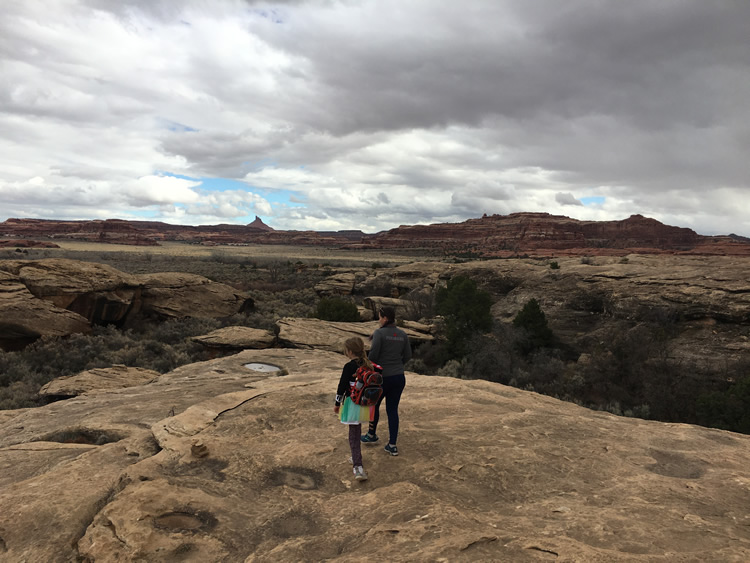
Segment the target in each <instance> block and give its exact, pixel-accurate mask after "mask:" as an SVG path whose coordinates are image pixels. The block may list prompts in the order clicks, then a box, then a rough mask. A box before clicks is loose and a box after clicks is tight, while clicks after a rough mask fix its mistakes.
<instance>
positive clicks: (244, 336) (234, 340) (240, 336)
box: [192, 326, 276, 351]
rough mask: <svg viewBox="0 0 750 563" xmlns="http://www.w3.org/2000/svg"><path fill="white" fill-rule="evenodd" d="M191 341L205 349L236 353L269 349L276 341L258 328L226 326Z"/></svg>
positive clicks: (272, 336) (268, 332) (266, 331)
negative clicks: (252, 349)
mask: <svg viewBox="0 0 750 563" xmlns="http://www.w3.org/2000/svg"><path fill="white" fill-rule="evenodd" d="M192 340H193V341H195V342H198V343H199V344H202V345H203V346H205V347H206V348H216V349H224V350H235V351H237V350H239V349H245V348H270V347H271V346H273V344H274V342H275V341H276V336H275V335H274V334H273V333H272V332H270V331H268V330H262V329H259V328H250V327H246V326H228V327H225V328H220V329H217V330H214V331H211V332H209V333H208V334H204V335H201V336H195V337H193V338H192Z"/></svg>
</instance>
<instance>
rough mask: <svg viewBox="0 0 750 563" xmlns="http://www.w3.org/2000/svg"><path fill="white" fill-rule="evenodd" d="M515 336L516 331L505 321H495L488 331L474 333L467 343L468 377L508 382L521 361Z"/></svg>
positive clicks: (506, 383) (516, 335)
mask: <svg viewBox="0 0 750 563" xmlns="http://www.w3.org/2000/svg"><path fill="white" fill-rule="evenodd" d="M517 337H518V331H516V330H515V329H514V328H513V326H512V325H508V324H505V323H496V324H495V326H493V328H492V332H490V333H485V334H476V335H474V337H473V338H472V339H471V341H470V343H469V355H468V357H469V358H470V359H471V366H470V370H469V377H470V378H472V379H485V380H487V381H494V382H497V383H503V384H505V385H508V384H510V382H511V380H512V379H513V378H514V377H515V374H516V372H517V370H518V367H519V365H520V363H521V361H522V359H521V357H520V356H519V354H518V353H517V346H516V340H517Z"/></svg>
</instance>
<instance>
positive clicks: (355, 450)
mask: <svg viewBox="0 0 750 563" xmlns="http://www.w3.org/2000/svg"><path fill="white" fill-rule="evenodd" d="M344 354H345V355H346V357H347V358H349V360H350V361H349V362H347V363H346V365H344V369H343V370H341V379H339V386H338V388H337V389H336V406H335V407H333V412H335V413H336V414H337V415H339V419H340V420H341V422H342V423H343V424H346V425H348V426H349V447H350V448H351V450H352V466H353V468H354V469H353V470H354V478H355V479H356V480H357V481H366V480H367V473H365V469H364V467H362V445H361V443H360V438H361V436H362V423H363V422H369V421H371V420H372V416H373V415H374V414H375V408H374V407H361V406H359V405H355V404H354V403H353V402H352V400H351V399H350V398H349V395H350V393H351V388H352V387H353V386H354V381H355V377H354V374H355V373H356V371H357V369H358V368H359V367H360V366H362V365H366V366H367V367H369V368H370V369H373V365H372V363H371V362H370V360H368V359H367V355H366V354H365V343H364V342H362V339H361V338H358V337H354V338H350V339H348V340H347V341H346V342H344ZM342 403H343V405H342Z"/></svg>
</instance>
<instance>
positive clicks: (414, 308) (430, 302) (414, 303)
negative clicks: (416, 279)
mask: <svg viewBox="0 0 750 563" xmlns="http://www.w3.org/2000/svg"><path fill="white" fill-rule="evenodd" d="M403 301H404V302H405V303H406V306H405V307H404V309H403V312H402V313H401V318H403V319H405V320H409V321H418V320H420V319H425V318H429V317H433V316H435V292H434V291H433V290H431V289H414V290H412V291H410V292H409V293H407V294H406V295H405V296H404V297H403Z"/></svg>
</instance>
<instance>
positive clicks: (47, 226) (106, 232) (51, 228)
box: [0, 217, 351, 246]
mask: <svg viewBox="0 0 750 563" xmlns="http://www.w3.org/2000/svg"><path fill="white" fill-rule="evenodd" d="M0 237H7V238H12V237H23V238H27V239H31V238H46V239H68V240H82V241H89V242H104V243H111V244H129V245H139V246H144V245H146V246H154V245H158V244H159V242H161V241H180V242H188V243H194V244H209V245H210V244H295V245H310V246H319V245H334V246H335V245H339V244H342V243H347V242H351V233H350V232H349V231H345V232H344V234H343V235H341V236H339V235H337V234H336V233H326V234H321V233H316V232H314V231H276V230H274V229H272V228H271V227H269V226H268V225H266V224H265V223H263V221H261V220H260V218H259V217H256V218H255V220H254V221H253V222H252V223H250V224H249V225H199V226H191V225H170V224H169V223H162V222H159V221H124V220H121V219H107V220H104V221H101V220H96V221H56V220H48V219H8V220H6V221H4V222H2V223H0Z"/></svg>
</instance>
